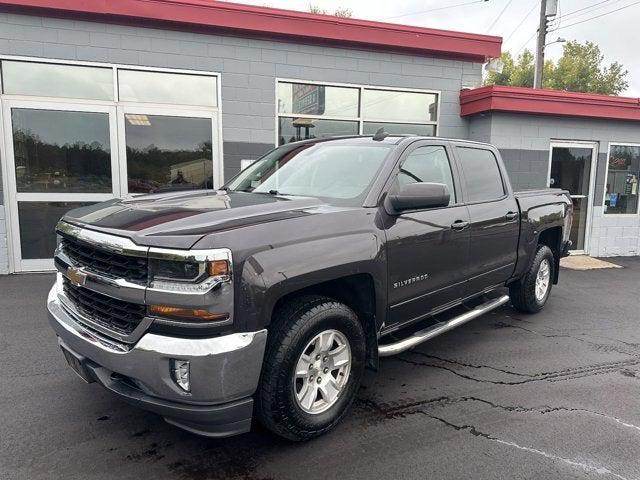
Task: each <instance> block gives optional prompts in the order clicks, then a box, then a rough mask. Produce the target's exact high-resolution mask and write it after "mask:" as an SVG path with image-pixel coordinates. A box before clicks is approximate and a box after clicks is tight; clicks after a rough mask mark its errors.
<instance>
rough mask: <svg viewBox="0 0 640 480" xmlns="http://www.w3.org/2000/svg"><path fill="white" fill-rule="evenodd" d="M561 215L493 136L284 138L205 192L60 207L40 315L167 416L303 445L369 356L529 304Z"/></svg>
mask: <svg viewBox="0 0 640 480" xmlns="http://www.w3.org/2000/svg"><path fill="white" fill-rule="evenodd" d="M571 219H572V204H571V200H570V199H569V196H568V194H567V192H563V191H560V190H553V189H544V190H538V191H527V192H518V193H514V192H513V191H512V188H511V185H510V183H509V180H508V176H507V172H506V170H505V167H504V165H503V163H502V160H501V158H500V154H499V153H498V151H497V150H496V149H495V148H494V147H493V146H491V145H486V144H482V143H474V142H469V141H463V140H450V139H442V138H428V137H414V136H413V137H408V136H390V135H386V134H384V133H382V132H379V133H378V134H376V135H375V136H373V137H372V136H368V137H362V136H356V137H341V138H331V139H315V140H309V141H304V142H298V143H292V144H288V145H285V146H282V147H279V148H276V149H274V150H272V151H271V152H269V153H267V154H266V155H265V156H264V157H262V158H261V159H259V160H257V161H256V162H255V163H253V164H252V165H251V166H250V167H248V168H247V169H245V170H244V171H242V172H241V173H240V174H238V175H237V176H236V177H235V178H233V179H232V180H230V181H229V182H228V183H227V184H226V186H224V187H223V188H221V189H220V190H217V191H212V190H200V191H182V192H175V191H174V192H171V193H160V194H151V195H146V196H137V197H133V198H128V199H124V200H118V199H116V200H112V201H108V202H105V203H101V204H97V205H93V206H89V207H83V208H80V209H76V210H73V211H71V212H69V213H68V214H67V215H65V216H64V217H63V218H62V219H61V221H60V223H59V224H58V226H57V234H58V247H57V249H56V252H55V264H56V267H57V269H58V274H57V279H56V282H55V285H54V286H53V288H52V289H51V292H50V294H49V297H48V311H49V320H50V323H51V325H52V326H53V329H54V330H55V333H56V335H57V337H58V342H59V345H60V347H61V349H62V352H63V353H64V356H65V357H66V359H67V361H68V363H69V365H70V366H71V367H72V368H73V370H74V371H75V372H76V373H77V374H78V375H79V376H80V377H82V378H83V379H84V380H86V381H87V382H97V383H99V384H101V385H102V386H103V387H106V388H107V389H108V390H110V391H111V392H113V393H115V394H116V395H118V396H119V397H121V398H122V399H124V400H126V401H128V402H130V403H132V404H134V405H137V406H140V407H141V408H144V409H147V410H150V411H153V412H156V413H158V414H160V415H161V416H162V417H164V419H165V420H166V421H167V422H169V423H171V424H173V425H176V426H178V427H180V428H183V429H186V430H188V431H191V432H193V433H197V434H200V435H206V436H212V437H215V436H227V435H232V434H238V433H242V432H246V431H248V430H249V429H250V428H251V421H252V418H253V417H256V418H257V419H258V420H259V421H260V422H261V423H262V424H263V425H264V426H266V427H267V428H268V429H270V430H272V431H273V432H275V433H277V434H278V435H281V436H283V437H286V438H288V439H292V440H305V439H309V438H312V437H314V436H317V435H320V434H322V433H324V432H326V431H328V430H329V429H331V428H332V427H334V426H335V425H336V424H337V423H338V422H339V421H340V419H341V418H342V417H343V416H344V415H345V414H346V412H347V411H348V409H349V406H350V405H351V403H352V402H353V400H354V398H355V396H356V393H357V391H358V388H359V385H360V383H361V381H362V377H363V374H364V372H365V369H367V368H368V369H372V370H375V369H376V368H377V365H378V359H379V357H384V356H389V355H395V354H398V353H400V352H403V351H405V350H407V349H410V348H412V347H414V346H416V345H418V344H420V343H421V342H424V341H426V340H428V339H430V338H433V337H435V336H436V335H439V334H441V333H443V332H446V331H448V330H450V329H452V328H454V327H456V326H458V325H461V324H463V323H465V322H467V321H469V320H471V319H473V318H476V317H478V316H479V315H481V314H483V313H485V312H487V311H489V310H492V309H494V308H497V307H499V306H500V305H503V304H505V303H507V302H509V300H510V301H511V304H512V305H513V307H514V308H516V309H518V310H520V311H524V312H530V313H533V312H537V311H539V310H540V309H541V308H542V307H543V306H544V305H545V303H546V301H547V299H548V297H549V294H550V291H551V287H552V284H554V283H557V281H558V271H559V261H560V258H561V257H562V256H564V255H566V254H567V251H568V249H569V247H570V245H571V242H570V240H569V234H570V230H571Z"/></svg>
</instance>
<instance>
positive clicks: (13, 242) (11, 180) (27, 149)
mask: <svg viewBox="0 0 640 480" xmlns="http://www.w3.org/2000/svg"><path fill="white" fill-rule="evenodd" d="M2 117H3V122H4V132H5V138H4V140H5V154H6V170H5V175H6V182H5V185H6V188H7V192H8V195H7V199H8V205H7V207H8V225H9V241H10V251H11V252H12V254H11V259H10V262H11V263H10V267H11V269H12V270H13V271H38V270H50V269H52V268H53V260H52V256H53V251H54V249H55V243H56V239H55V234H54V227H55V224H56V223H57V221H58V219H59V218H60V217H61V216H62V215H64V213H65V212H67V211H68V210H70V209H72V208H77V207H81V206H84V205H90V204H92V203H96V202H100V201H104V200H108V199H111V198H114V197H115V196H119V195H121V194H122V191H121V188H120V175H119V167H118V149H117V129H116V109H115V107H113V106H102V105H88V104H82V103H77V104H74V103H62V102H42V101H37V102H34V101H27V100H6V101H4V102H3V111H2Z"/></svg>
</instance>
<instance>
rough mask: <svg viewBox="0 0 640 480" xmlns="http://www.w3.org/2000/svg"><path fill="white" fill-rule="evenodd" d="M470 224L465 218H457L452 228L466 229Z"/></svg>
mask: <svg viewBox="0 0 640 480" xmlns="http://www.w3.org/2000/svg"><path fill="white" fill-rule="evenodd" d="M468 226H469V222H465V221H464V220H456V221H455V222H453V223H452V224H451V228H452V229H453V230H464V229H465V228H467V227H468Z"/></svg>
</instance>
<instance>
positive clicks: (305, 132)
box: [278, 117, 358, 145]
mask: <svg viewBox="0 0 640 480" xmlns="http://www.w3.org/2000/svg"><path fill="white" fill-rule="evenodd" d="M278 133H279V136H278V143H279V144H280V145H284V144H285V143H290V142H297V141H298V140H305V139H308V138H316V137H330V136H336V135H358V122H350V121H344V120H323V119H319V118H291V117H280V118H279V119H278Z"/></svg>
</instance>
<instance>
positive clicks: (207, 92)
mask: <svg viewBox="0 0 640 480" xmlns="http://www.w3.org/2000/svg"><path fill="white" fill-rule="evenodd" d="M118 95H119V97H120V100H121V101H124V102H144V103H171V104H174V105H200V106H209V107H215V106H216V105H217V103H218V102H217V97H216V77H213V76H206V75H188V74H183V73H165V72H145V71H141V70H118Z"/></svg>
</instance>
